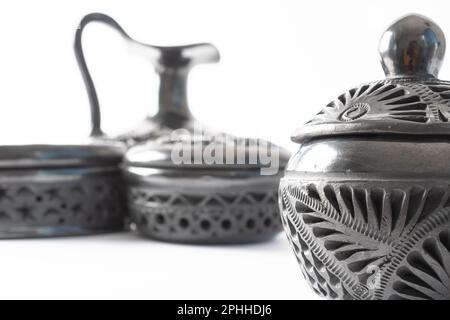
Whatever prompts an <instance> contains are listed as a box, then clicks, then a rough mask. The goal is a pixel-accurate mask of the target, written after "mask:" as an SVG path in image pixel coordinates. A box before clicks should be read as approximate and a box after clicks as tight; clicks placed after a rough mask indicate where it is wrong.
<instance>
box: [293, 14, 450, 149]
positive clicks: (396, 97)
mask: <svg viewBox="0 0 450 320" xmlns="http://www.w3.org/2000/svg"><path fill="white" fill-rule="evenodd" d="M379 51H380V56H381V64H382V66H383V69H384V72H385V74H386V79H385V80H382V81H375V82H371V83H367V84H363V85H361V86H358V87H355V88H352V89H350V90H348V91H347V92H345V93H343V94H342V95H340V96H339V97H337V98H336V99H335V100H333V101H332V102H330V103H329V104H328V105H327V106H326V107H325V108H324V109H322V110H321V111H320V112H319V113H318V114H317V115H316V116H315V117H314V118H313V119H312V120H310V121H309V122H307V123H306V124H305V125H304V126H302V127H300V128H299V129H297V131H295V133H294V134H293V136H292V140H293V141H294V142H299V143H302V142H304V141H307V140H310V139H312V138H317V137H323V136H335V135H356V134H361V135H371V134H376V135H389V134H391V135H392V134H395V135H449V134H450V125H449V123H448V121H449V119H450V82H448V81H441V80H439V79H438V78H437V75H438V72H439V69H440V66H441V63H442V60H443V57H444V53H445V37H444V33H443V32H442V30H441V29H440V28H439V26H438V25H437V24H436V23H434V22H433V21H431V20H430V19H428V18H426V17H424V16H421V15H415V14H412V15H408V16H405V17H403V18H401V19H399V20H397V21H396V22H394V23H393V24H392V25H391V26H390V27H389V28H388V29H387V30H386V31H385V32H384V34H383V36H382V37H381V40H380V44H379Z"/></svg>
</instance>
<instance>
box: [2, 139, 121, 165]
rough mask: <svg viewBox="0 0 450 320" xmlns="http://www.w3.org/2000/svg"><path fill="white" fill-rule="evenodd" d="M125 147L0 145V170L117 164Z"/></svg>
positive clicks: (91, 144) (101, 143) (95, 143)
mask: <svg viewBox="0 0 450 320" xmlns="http://www.w3.org/2000/svg"><path fill="white" fill-rule="evenodd" d="M124 153H125V146H124V145H123V144H121V143H116V142H111V143H110V142H103V141H98V142H97V141H96V142H91V143H86V144H24V145H1V146H0V169H11V170H13V169H40V168H71V167H93V166H110V165H118V164H119V163H120V161H121V160H122V158H123V155H124Z"/></svg>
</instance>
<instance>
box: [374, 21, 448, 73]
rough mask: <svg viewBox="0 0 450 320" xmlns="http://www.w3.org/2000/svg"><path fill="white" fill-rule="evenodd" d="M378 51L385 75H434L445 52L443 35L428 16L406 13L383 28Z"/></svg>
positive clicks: (437, 71)
mask: <svg viewBox="0 0 450 320" xmlns="http://www.w3.org/2000/svg"><path fill="white" fill-rule="evenodd" d="M379 51H380V56H381V64H382V65H383V69H384V72H385V74H386V77H388V78H399V77H417V78H437V75H438V73H439V69H440V67H441V64H442V60H443V58H444V54H445V36H444V33H443V32H442V30H441V28H440V27H439V26H438V25H437V24H436V23H434V22H433V21H432V20H430V19H429V18H427V17H424V16H421V15H417V14H410V15H407V16H405V17H403V18H400V19H399V20H397V21H396V22H394V23H393V24H392V25H391V26H390V27H389V28H388V29H387V30H386V31H385V32H384V34H383V36H382V37H381V39H380V44H379Z"/></svg>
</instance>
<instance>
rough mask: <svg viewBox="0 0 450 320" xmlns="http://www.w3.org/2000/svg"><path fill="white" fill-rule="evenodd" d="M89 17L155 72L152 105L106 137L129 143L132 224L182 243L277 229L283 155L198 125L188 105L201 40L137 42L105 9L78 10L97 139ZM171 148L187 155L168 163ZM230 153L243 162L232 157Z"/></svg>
mask: <svg viewBox="0 0 450 320" xmlns="http://www.w3.org/2000/svg"><path fill="white" fill-rule="evenodd" d="M91 22H101V23H104V24H106V25H108V26H110V27H112V28H113V29H114V30H116V31H117V32H119V33H120V34H121V35H122V36H123V38H124V39H125V41H127V43H128V44H129V45H130V46H134V47H135V48H138V49H140V50H142V52H143V53H144V54H145V56H146V57H148V58H149V60H150V62H151V63H152V64H153V65H154V66H155V71H156V73H157V74H158V75H159V77H160V88H159V103H158V112H157V113H156V114H155V115H152V116H148V117H147V118H146V119H144V120H143V121H142V123H140V124H139V125H138V126H137V127H136V128H135V129H134V130H132V131H130V132H127V133H125V134H121V135H120V136H118V137H115V138H114V139H118V140H121V141H124V142H126V143H127V144H128V146H129V147H130V149H129V150H128V152H127V154H126V156H125V159H124V163H123V165H122V169H123V174H124V177H125V181H126V185H127V189H128V205H129V209H130V214H131V218H132V225H135V226H136V227H137V229H138V230H139V232H140V233H141V234H143V235H145V236H147V237H149V238H153V239H157V240H163V241H170V242H182V243H208V244H209V243H211V244H224V243H243V242H255V241H263V240H267V239H270V238H272V237H273V236H275V235H276V234H278V233H279V232H280V231H281V229H282V228H281V221H280V217H279V212H278V197H277V196H278V195H277V189H278V184H279V179H280V177H281V174H282V172H283V170H284V166H285V164H286V163H287V160H288V158H289V154H288V153H287V152H286V151H285V150H283V149H281V148H279V147H277V146H275V145H273V144H271V143H268V142H265V141H262V140H256V139H248V138H239V137H234V136H232V135H229V134H225V133H220V132H215V131H214V130H211V129H205V128H204V127H203V126H202V125H201V124H200V123H199V122H198V121H197V120H196V119H195V118H194V117H193V115H192V113H191V111H190V109H189V106H188V100H187V91H186V89H187V79H188V74H189V71H190V70H191V68H192V67H194V66H195V65H197V64H199V63H206V62H217V61H218V60H219V52H218V50H217V49H216V48H215V47H214V46H213V45H211V44H208V43H201V44H192V45H185V46H175V47H159V46H153V45H148V44H143V43H140V42H137V41H135V40H133V39H132V38H131V37H130V36H129V35H128V34H127V33H126V32H125V31H124V30H123V28H122V27H121V26H120V25H119V24H118V23H117V22H116V21H115V20H113V19H112V18H111V17H109V16H107V15H104V14H101V13H94V14H90V15H87V16H86V17H84V18H83V20H82V22H81V23H80V27H79V28H78V30H77V35H76V39H75V52H76V54H77V58H78V62H79V65H80V68H81V71H82V73H83V76H84V80H85V83H86V87H87V90H88V93H89V97H90V102H91V110H92V122H93V127H94V130H93V135H94V136H97V137H101V138H102V137H103V138H104V137H105V136H104V134H103V132H102V130H101V127H100V108H99V102H98V98H97V94H96V91H95V87H94V83H93V81H92V79H91V77H90V74H89V71H88V69H87V65H86V61H85V59H84V55H83V51H82V45H81V36H82V32H83V29H84V28H85V26H87V25H88V24H89V23H91ZM198 129H201V130H198ZM199 131H201V132H199ZM263 147H264V148H269V149H270V150H271V155H273V156H276V162H277V166H278V167H277V168H276V171H275V172H272V173H271V174H269V175H264V174H262V172H263V170H262V169H264V168H265V166H267V165H268V164H267V163H265V162H264V161H262V160H261V159H262V158H261V157H260V155H261V152H262V151H263V149H262V148H263ZM176 148H179V149H183V150H185V151H186V150H187V151H188V152H189V154H191V155H190V156H189V159H187V160H192V161H184V162H180V163H178V162H174V159H173V154H174V150H175V149H176ZM213 148H215V149H216V150H220V151H221V155H219V156H218V155H217V154H215V158H216V159H218V160H219V161H218V162H213V163H207V162H205V161H204V159H203V161H195V159H194V157H195V154H198V153H200V154H203V153H204V152H205V150H210V149H213ZM264 151H266V150H264ZM229 154H233V156H232V158H233V159H231V160H233V161H231V162H227V161H229V160H230V159H229V158H227V159H225V157H226V156H228V155H229ZM238 154H240V155H243V157H242V158H243V159H241V160H244V161H241V162H239V160H238V159H237V158H238V156H237V155H238ZM191 157H192V158H191ZM250 159H253V160H254V161H253V162H252V161H251V160H250Z"/></svg>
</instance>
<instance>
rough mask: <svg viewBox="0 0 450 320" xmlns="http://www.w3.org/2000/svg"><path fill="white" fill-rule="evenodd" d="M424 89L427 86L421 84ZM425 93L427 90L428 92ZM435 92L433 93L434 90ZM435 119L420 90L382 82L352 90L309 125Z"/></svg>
mask: <svg viewBox="0 0 450 320" xmlns="http://www.w3.org/2000/svg"><path fill="white" fill-rule="evenodd" d="M418 87H420V89H424V88H426V87H425V86H421V85H418ZM424 90H425V89H424ZM430 92H431V91H430ZM430 118H432V115H431V114H430V112H429V110H428V104H427V102H426V101H424V100H423V99H422V97H421V95H420V94H418V93H417V90H414V88H412V87H409V86H406V85H401V84H399V83H395V82H390V81H378V82H373V83H369V84H365V85H362V86H360V87H356V88H353V89H350V90H348V91H347V92H345V93H343V94H341V95H340V96H339V97H337V98H336V99H335V100H333V101H332V102H330V103H329V104H328V105H327V106H326V107H325V108H324V109H323V110H321V111H320V112H319V113H318V114H317V115H316V116H315V117H314V118H313V119H312V120H311V121H309V122H308V123H307V125H313V124H317V123H323V122H340V121H358V120H359V119H363V120H365V121H366V120H380V119H384V120H389V119H391V120H402V121H410V122H417V123H426V122H428V121H429V120H430Z"/></svg>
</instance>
